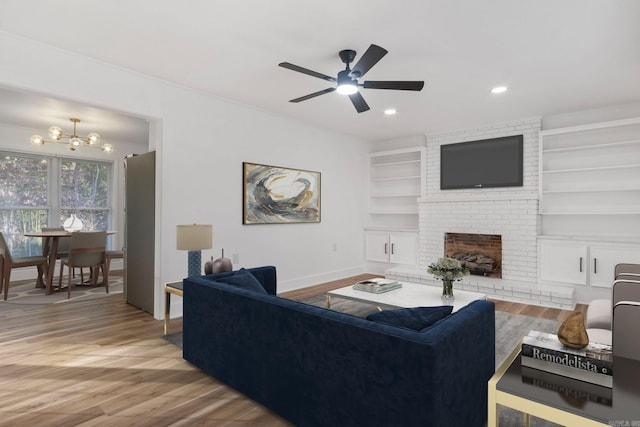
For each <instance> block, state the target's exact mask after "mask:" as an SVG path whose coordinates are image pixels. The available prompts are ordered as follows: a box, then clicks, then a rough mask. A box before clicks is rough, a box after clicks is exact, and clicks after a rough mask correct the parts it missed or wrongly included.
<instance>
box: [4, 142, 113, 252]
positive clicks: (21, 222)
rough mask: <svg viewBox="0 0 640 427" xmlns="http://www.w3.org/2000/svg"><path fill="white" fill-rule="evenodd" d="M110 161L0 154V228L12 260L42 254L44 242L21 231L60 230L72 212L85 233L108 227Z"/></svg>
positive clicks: (109, 221)
mask: <svg viewBox="0 0 640 427" xmlns="http://www.w3.org/2000/svg"><path fill="white" fill-rule="evenodd" d="M111 171H112V164H111V163H108V162H100V161H90V160H77V159H65V158H57V157H47V156H36V155H28V154H17V153H2V154H1V155H0V230H1V231H2V232H3V233H4V235H5V238H6V239H7V243H8V245H9V248H10V250H11V253H12V254H13V255H14V256H32V255H40V254H41V253H42V239H40V238H29V237H24V235H23V233H25V232H29V231H39V230H41V229H42V227H47V226H48V227H61V226H62V224H63V223H64V221H65V220H66V219H67V218H68V217H69V216H70V215H71V214H72V213H75V214H76V215H77V216H78V218H80V219H81V220H82V223H83V229H84V230H107V229H108V228H109V225H110V224H111V190H110V186H111Z"/></svg>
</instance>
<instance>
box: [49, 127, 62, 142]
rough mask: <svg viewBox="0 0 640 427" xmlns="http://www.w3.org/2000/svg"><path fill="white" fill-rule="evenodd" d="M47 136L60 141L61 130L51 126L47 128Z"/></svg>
mask: <svg viewBox="0 0 640 427" xmlns="http://www.w3.org/2000/svg"><path fill="white" fill-rule="evenodd" d="M49 136H50V137H51V139H55V140H56V141H60V137H61V136H62V129H60V128H59V127H58V126H51V127H50V128H49Z"/></svg>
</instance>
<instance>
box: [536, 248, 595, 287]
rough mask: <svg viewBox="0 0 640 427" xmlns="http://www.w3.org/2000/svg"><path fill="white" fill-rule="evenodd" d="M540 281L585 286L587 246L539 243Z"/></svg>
mask: <svg viewBox="0 0 640 427" xmlns="http://www.w3.org/2000/svg"><path fill="white" fill-rule="evenodd" d="M538 248H539V250H538V265H539V271H540V280H543V281H550V282H559V283H566V284H575V285H586V284H587V268H588V266H587V263H588V260H587V245H586V244H582V243H567V242H555V241H546V240H543V241H540V243H539V245H538Z"/></svg>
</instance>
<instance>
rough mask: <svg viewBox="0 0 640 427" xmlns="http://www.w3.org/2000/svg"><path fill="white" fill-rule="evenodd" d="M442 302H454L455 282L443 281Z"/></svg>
mask: <svg viewBox="0 0 640 427" xmlns="http://www.w3.org/2000/svg"><path fill="white" fill-rule="evenodd" d="M442 300H443V301H453V280H451V279H442Z"/></svg>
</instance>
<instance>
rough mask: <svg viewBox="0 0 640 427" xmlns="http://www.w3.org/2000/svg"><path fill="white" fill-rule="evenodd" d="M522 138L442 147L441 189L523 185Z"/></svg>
mask: <svg viewBox="0 0 640 427" xmlns="http://www.w3.org/2000/svg"><path fill="white" fill-rule="evenodd" d="M522 149H523V148H522V135H514V136H506V137H503V138H492V139H483V140H480V141H470V142H461V143H457V144H446V145H441V146H440V189H442V190H451V189H459V188H488V187H521V186H522V169H523V165H522Z"/></svg>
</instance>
